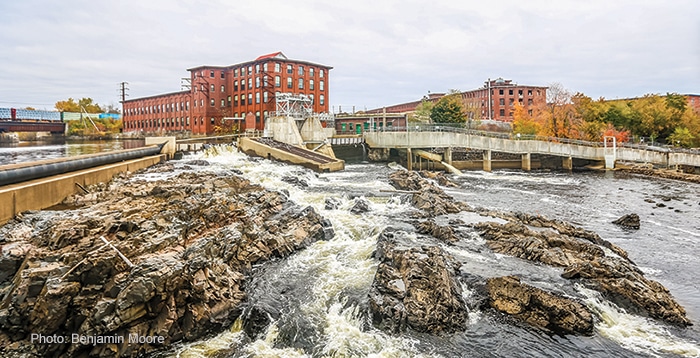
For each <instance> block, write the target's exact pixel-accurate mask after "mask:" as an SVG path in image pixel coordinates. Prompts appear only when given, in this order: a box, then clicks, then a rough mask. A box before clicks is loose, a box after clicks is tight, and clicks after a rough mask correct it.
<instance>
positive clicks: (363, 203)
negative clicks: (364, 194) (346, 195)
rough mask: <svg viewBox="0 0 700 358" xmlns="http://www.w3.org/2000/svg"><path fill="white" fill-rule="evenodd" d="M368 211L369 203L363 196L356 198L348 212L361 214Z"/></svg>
mask: <svg viewBox="0 0 700 358" xmlns="http://www.w3.org/2000/svg"><path fill="white" fill-rule="evenodd" d="M369 211H370V203H369V201H367V199H365V198H356V199H355V204H353V206H352V208H350V212H351V213H353V214H356V215H358V214H362V213H366V212H369Z"/></svg>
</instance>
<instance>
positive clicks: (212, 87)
mask: <svg viewBox="0 0 700 358" xmlns="http://www.w3.org/2000/svg"><path fill="white" fill-rule="evenodd" d="M210 87H211V92H212V93H213V92H214V85H211V86H210Z"/></svg>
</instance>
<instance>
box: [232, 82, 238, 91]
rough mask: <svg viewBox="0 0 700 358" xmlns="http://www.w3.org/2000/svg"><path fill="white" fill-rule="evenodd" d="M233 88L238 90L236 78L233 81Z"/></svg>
mask: <svg viewBox="0 0 700 358" xmlns="http://www.w3.org/2000/svg"><path fill="white" fill-rule="evenodd" d="M233 90H234V91H238V80H235V81H233Z"/></svg>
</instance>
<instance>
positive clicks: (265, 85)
mask: <svg viewBox="0 0 700 358" xmlns="http://www.w3.org/2000/svg"><path fill="white" fill-rule="evenodd" d="M267 86H268V80H267V75H265V76H263V87H267Z"/></svg>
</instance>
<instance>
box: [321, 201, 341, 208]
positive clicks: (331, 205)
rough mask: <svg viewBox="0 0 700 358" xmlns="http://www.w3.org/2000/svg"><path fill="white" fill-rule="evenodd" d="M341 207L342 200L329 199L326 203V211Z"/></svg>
mask: <svg viewBox="0 0 700 358" xmlns="http://www.w3.org/2000/svg"><path fill="white" fill-rule="evenodd" d="M340 205H341V202H340V199H338V198H328V199H326V202H325V209H326V210H337V209H338V208H339V207H340Z"/></svg>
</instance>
